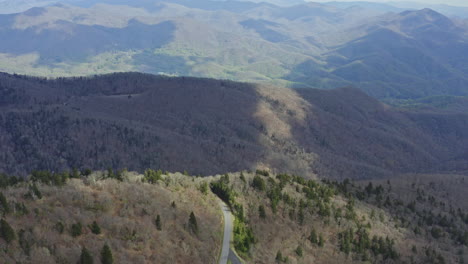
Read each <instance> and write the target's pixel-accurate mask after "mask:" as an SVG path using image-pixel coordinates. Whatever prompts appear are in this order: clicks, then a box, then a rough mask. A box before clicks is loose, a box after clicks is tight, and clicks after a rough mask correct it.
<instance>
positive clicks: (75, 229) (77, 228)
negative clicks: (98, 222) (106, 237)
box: [71, 222, 83, 237]
mask: <svg viewBox="0 0 468 264" xmlns="http://www.w3.org/2000/svg"><path fill="white" fill-rule="evenodd" d="M82 229H83V226H82V225H81V223H80V222H78V223H76V224H73V225H72V226H71V235H72V236H73V237H77V236H80V235H81V232H82V231H83V230H82Z"/></svg>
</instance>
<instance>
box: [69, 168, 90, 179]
mask: <svg viewBox="0 0 468 264" xmlns="http://www.w3.org/2000/svg"><path fill="white" fill-rule="evenodd" d="M91 173H93V171H92V170H91V169H89V168H86V169H84V171H83V176H86V177H88V176H89V175H91ZM74 174H75V173H74V172H73V175H74Z"/></svg>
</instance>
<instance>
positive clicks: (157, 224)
mask: <svg viewBox="0 0 468 264" xmlns="http://www.w3.org/2000/svg"><path fill="white" fill-rule="evenodd" d="M194 217H195V216H194ZM195 221H196V220H195ZM154 222H155V224H156V229H157V230H159V231H161V230H162V223H161V216H159V215H158V216H156V220H155V221H154Z"/></svg>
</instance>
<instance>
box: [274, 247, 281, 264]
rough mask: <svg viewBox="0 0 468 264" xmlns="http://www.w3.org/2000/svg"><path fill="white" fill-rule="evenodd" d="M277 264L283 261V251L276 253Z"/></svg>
mask: <svg viewBox="0 0 468 264" xmlns="http://www.w3.org/2000/svg"><path fill="white" fill-rule="evenodd" d="M275 260H276V262H277V263H280V262H282V261H283V254H281V251H279V250H278V253H276V258H275Z"/></svg>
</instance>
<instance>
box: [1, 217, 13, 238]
mask: <svg viewBox="0 0 468 264" xmlns="http://www.w3.org/2000/svg"><path fill="white" fill-rule="evenodd" d="M0 236H1V237H2V238H3V239H4V240H5V241H6V242H7V243H10V242H11V241H13V240H15V238H16V235H15V230H13V228H12V227H11V226H10V224H8V222H7V221H5V219H2V220H0Z"/></svg>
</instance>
